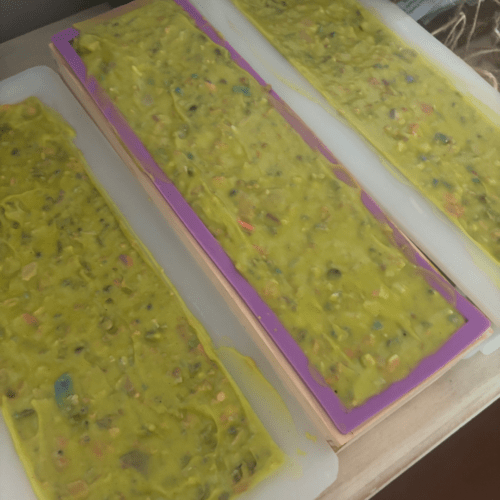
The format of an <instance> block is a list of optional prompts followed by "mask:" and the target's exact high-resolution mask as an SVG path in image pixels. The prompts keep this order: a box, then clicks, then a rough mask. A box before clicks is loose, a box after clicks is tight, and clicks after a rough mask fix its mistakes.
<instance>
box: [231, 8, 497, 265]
mask: <svg viewBox="0 0 500 500" xmlns="http://www.w3.org/2000/svg"><path fill="white" fill-rule="evenodd" d="M232 1H233V2H234V4H236V5H237V6H238V7H239V8H240V9H241V10H242V11H243V12H244V13H245V14H246V15H247V16H248V17H249V19H250V20H251V21H252V22H253V23H254V24H255V25H256V27H257V28H258V29H259V30H260V31H261V32H262V33H263V34H264V35H265V36H266V37H267V39H268V40H269V41H270V42H271V43H272V44H273V45H274V46H275V47H276V48H277V49H278V50H279V51H280V52H281V53H282V54H283V55H284V56H285V57H286V58H287V59H288V60H289V61H290V62H291V63H292V64H293V65H294V66H295V67H296V68H297V69H298V70H299V71H300V72H301V73H303V74H304V75H305V76H306V78H308V79H309V81H310V82H311V83H312V84H313V85H314V86H315V87H316V88H317V89H318V90H319V91H320V92H321V93H322V94H323V95H324V96H325V97H326V98H327V100H328V101H329V102H330V103H331V104H332V105H333V106H334V107H336V108H337V110H338V111H339V112H340V113H341V114H342V115H343V116H344V117H345V118H347V120H348V121H349V122H350V123H351V124H352V125H353V126H354V127H355V128H356V129H358V130H359V131H360V132H361V133H362V134H363V135H364V136H365V137H366V138H367V139H368V140H369V141H370V142H371V143H372V144H373V145H374V146H375V147H376V148H377V149H378V150H379V151H380V153H381V154H382V155H383V156H385V158H387V159H388V160H389V161H390V162H391V163H392V164H393V165H394V166H395V167H397V168H398V169H399V170H400V171H401V172H402V173H403V174H404V175H405V176H406V177H407V178H408V179H409V180H410V181H411V182H412V183H413V184H414V185H415V186H416V187H417V188H418V189H419V190H420V191H421V192H422V193H423V194H424V195H425V196H426V197H428V198H429V199H430V200H431V201H432V202H433V203H434V204H435V205H436V206H437V207H439V208H440V209H441V210H442V211H443V212H444V213H445V214H446V215H447V216H448V218H449V219H450V220H451V221H453V222H454V223H455V224H457V225H458V227H459V228H460V229H461V230H462V231H463V232H464V233H465V234H467V235H468V236H469V237H470V238H472V239H473V240H474V241H475V242H476V243H477V244H478V245H479V246H480V247H482V249H483V250H484V251H485V252H487V253H488V254H489V255H490V256H491V257H492V258H493V259H494V260H495V261H496V262H497V263H499V264H500V144H499V140H498V139H499V137H500V127H498V126H494V125H493V124H492V123H491V122H490V121H489V120H488V119H487V118H486V117H485V116H483V115H482V114H481V113H480V112H479V111H478V110H477V109H476V108H475V107H474V105H473V103H471V102H470V101H468V100H467V98H466V97H464V96H463V95H462V94H461V93H460V92H457V90H455V89H454V88H453V87H452V85H450V83H449V82H448V81H447V79H446V78H445V77H444V76H443V75H442V74H440V73H439V71H437V70H436V69H435V68H433V67H432V66H431V65H430V64H429V63H428V62H427V61H426V60H425V57H424V56H422V55H419V54H418V52H416V51H415V50H413V49H411V48H410V47H408V46H407V45H405V44H404V43H403V42H402V41H401V40H400V39H399V38H398V37H397V36H396V35H395V34H394V33H392V32H391V31H390V30H389V29H388V28H387V27H386V26H384V25H383V24H382V23H381V22H380V21H379V20H378V19H376V17H375V16H374V15H372V14H371V13H370V12H368V11H367V10H366V9H365V8H363V7H362V6H361V5H360V4H359V3H358V2H357V1H356V0H307V2H304V1H301V0H286V1H279V0H232Z"/></svg>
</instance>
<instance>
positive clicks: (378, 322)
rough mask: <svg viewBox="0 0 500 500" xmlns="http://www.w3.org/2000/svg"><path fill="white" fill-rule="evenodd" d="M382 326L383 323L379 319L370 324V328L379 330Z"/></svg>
mask: <svg viewBox="0 0 500 500" xmlns="http://www.w3.org/2000/svg"><path fill="white" fill-rule="evenodd" d="M382 326H383V325H382V323H381V322H380V321H375V323H373V325H372V328H373V330H381V329H382Z"/></svg>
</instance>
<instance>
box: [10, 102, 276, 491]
mask: <svg viewBox="0 0 500 500" xmlns="http://www.w3.org/2000/svg"><path fill="white" fill-rule="evenodd" d="M73 136H74V133H73V131H72V129H71V128H70V127H69V126H68V125H67V124H66V123H65V122H63V121H62V119H61V118H60V117H59V116H57V115H56V114H55V113H54V112H53V111H52V110H50V109H49V108H46V107H45V106H43V105H42V104H41V103H40V102H39V101H38V100H36V99H35V98H29V99H28V100H26V101H24V102H22V103H19V104H15V105H12V106H7V105H5V106H3V107H0V402H1V404H2V411H3V415H4V418H5V420H6V422H7V425H8V427H9V429H10V431H11V433H12V437H13V439H14V443H15V445H16V449H17V451H18V453H19V455H20V457H21V460H22V461H23V463H24V465H25V467H26V469H27V473H28V477H29V478H30V480H31V482H32V485H33V487H34V490H35V492H36V493H37V495H38V497H39V498H40V500H56V499H57V500H62V499H89V500H107V499H116V500H118V499H119V500H123V499H143V500H153V499H154V500H160V499H163V500H170V499H179V498H182V499H186V500H202V499H203V500H224V499H229V498H232V497H233V496H234V495H235V494H237V493H240V492H242V491H245V490H246V489H248V488H250V487H252V486H253V485H254V484H256V483H257V482H259V481H260V480H261V479H262V478H264V477H265V476H267V475H268V474H269V473H271V472H272V471H274V470H275V469H276V468H277V467H278V466H280V465H281V463H282V462H283V454H282V452H281V451H280V450H279V448H278V447H277V445H276V444H275V443H274V442H273V440H272V439H271V437H270V436H269V435H268V433H267V431H266V430H265V428H264V427H263V425H262V424H261V422H260V421H259V420H258V418H257V417H256V415H255V414H254V412H253V410H252V409H251V407H250V406H249V404H248V402H247V401H246V400H245V398H244V396H243V395H242V393H241V392H240V390H239V389H238V387H237V386H236V385H235V383H234V382H233V381H232V379H231V378H230V376H229V374H228V373H227V372H226V370H225V369H224V368H223V366H222V364H221V363H220V361H219V360H218V357H217V356H216V354H215V353H214V351H213V349H212V347H211V342H210V339H209V337H208V335H207V333H206V332H205V330H204V329H203V327H202V326H201V325H200V324H199V323H198V322H197V320H196V319H195V318H194V317H193V316H192V314H191V313H190V312H189V310H188V309H187V308H186V306H185V305H184V304H183V303H182V301H181V299H180V298H179V296H178V295H177V292H176V291H175V289H174V288H173V287H172V285H171V284H170V283H169V281H168V279H167V278H166V277H165V276H164V275H162V273H161V270H160V269H159V267H158V266H156V265H155V264H154V263H153V262H152V261H151V260H150V259H149V257H148V254H147V253H146V252H145V250H143V249H142V248H141V247H140V245H139V244H138V243H137V242H136V241H135V240H134V239H133V236H132V234H130V233H129V232H128V230H127V229H126V228H125V226H123V225H122V224H121V222H120V219H119V218H118V217H117V215H116V214H115V212H114V209H113V208H112V206H110V204H109V203H108V201H109V200H108V199H107V198H105V197H104V196H103V195H102V194H101V193H100V191H99V190H98V189H97V188H96V186H95V185H94V183H93V182H92V180H91V179H90V178H89V172H88V170H87V169H86V166H85V162H84V159H83V157H82V156H81V154H80V152H79V151H78V150H77V149H76V147H75V146H74V145H73V144H72V142H71V139H72V138H73ZM117 175H119V172H117Z"/></svg>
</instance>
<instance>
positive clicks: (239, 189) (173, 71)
mask: <svg viewBox="0 0 500 500" xmlns="http://www.w3.org/2000/svg"><path fill="white" fill-rule="evenodd" d="M74 46H75V48H76V49H77V51H78V53H79V54H80V56H81V57H82V59H83V61H84V62H85V65H86V67H87V69H88V72H89V74H90V75H94V76H95V77H96V79H97V80H98V82H99V83H100V85H102V86H103V88H104V89H105V90H106V92H107V93H108V94H109V96H110V97H111V99H112V100H113V101H114V102H115V104H116V106H117V107H118V108H119V110H120V111H121V112H122V113H123V114H124V116H125V117H126V119H127V121H128V123H129V124H130V126H131V127H132V129H133V130H134V131H135V132H136V134H137V135H138V137H139V138H140V139H141V141H142V142H143V143H144V145H145V146H146V147H147V149H148V150H149V151H150V152H151V154H152V155H153V157H154V159H155V160H156V162H157V163H158V165H159V166H160V167H161V168H162V169H163V170H164V171H165V173H166V174H167V176H168V177H169V178H170V179H171V180H172V181H173V182H174V184H175V185H176V187H177V188H178V189H179V190H180V192H181V193H182V195H183V196H184V197H185V199H186V200H187V201H188V203H189V204H190V205H191V206H192V207H193V209H194V210H195V212H196V213H197V214H198V215H199V216H200V218H201V219H202V220H203V222H204V223H205V224H206V226H207V227H208V229H209V230H210V231H211V232H212V234H213V235H214V236H215V237H216V238H217V239H218V241H219V242H220V243H221V245H222V247H223V248H224V249H225V250H226V252H227V253H228V255H229V256H230V257H231V259H232V260H233V262H234V263H235V265H236V268H237V269H238V270H239V271H240V272H241V274H242V275H243V276H244V277H245V278H246V279H247V280H248V281H249V282H250V283H251V284H252V285H253V286H254V287H255V289H256V290H257V291H258V292H259V294H260V295H261V297H262V298H263V299H264V300H265V301H266V303H267V304H269V306H270V307H271V308H272V309H273V310H274V311H275V312H276V314H277V315H278V318H279V319H280V321H281V322H282V323H283V325H284V326H285V327H286V328H287V330H288V331H289V332H290V334H291V335H292V336H293V338H294V339H295V340H296V341H297V342H298V344H299V345H300V347H301V348H302V349H303V351H304V352H305V353H306V355H307V356H308V358H309V359H310V360H311V364H312V366H314V367H315V368H316V369H317V370H319V372H320V373H321V374H322V376H323V378H324V379H325V381H326V383H327V384H328V385H329V386H330V387H331V388H332V389H333V390H334V391H335V392H336V393H337V394H338V396H339V398H340V399H341V401H342V402H343V403H344V405H345V406H347V407H352V406H357V405H360V404H361V403H362V402H364V401H366V399H367V398H369V397H370V396H372V395H374V394H378V393H379V392H381V391H382V390H383V389H384V388H386V387H387V386H388V385H389V384H390V383H392V382H394V381H395V380H399V379H401V378H403V377H405V376H406V375H407V374H408V373H409V371H410V370H411V369H412V368H414V367H415V366H416V365H417V363H418V362H419V361H420V360H421V359H422V358H423V357H424V356H426V355H428V354H431V353H433V352H435V351H436V349H437V348H439V347H440V346H441V345H442V344H443V343H444V342H445V341H446V340H447V339H448V338H449V337H450V336H451V335H452V333H453V332H455V331H456V330H457V329H458V328H459V327H460V326H461V325H462V324H463V318H462V317H461V316H460V315H459V314H458V313H457V312H456V310H455V309H454V308H453V307H452V306H450V305H449V304H448V303H447V302H446V301H445V300H444V299H443V298H442V297H441V296H440V295H439V294H438V293H436V292H435V291H434V290H433V289H432V288H431V287H430V286H429V285H428V283H427V282H426V280H425V279H424V276H423V272H422V270H421V269H419V268H418V267H417V266H415V265H414V264H412V263H411V262H409V261H408V259H407V258H406V257H405V255H404V254H403V252H402V251H400V250H399V249H397V248H396V247H395V246H394V245H393V244H392V243H391V236H392V232H391V230H390V229H389V228H388V227H385V226H383V225H381V224H380V223H379V222H378V221H377V220H376V219H375V217H374V216H373V215H372V214H371V213H370V212H369V211H368V210H367V209H366V207H365V206H364V205H363V203H362V201H361V197H360V190H359V189H358V188H356V187H351V186H348V185H347V184H344V183H343V182H341V181H340V180H339V179H337V177H336V176H335V174H334V173H333V172H332V165H331V164H330V163H329V162H327V161H326V160H325V158H324V157H323V156H321V155H320V154H319V153H318V152H317V151H313V150H311V148H309V146H307V145H306V144H305V142H304V141H303V140H302V139H301V138H300V137H299V135H298V134H297V133H296V132H295V131H294V130H293V129H292V128H291V127H290V125H289V124H288V123H287V122H286V121H285V120H284V118H283V117H282V116H281V115H280V114H279V112H278V111H276V110H275V109H274V107H273V106H272V105H271V104H270V102H269V99H268V89H266V88H263V87H262V86H260V85H259V84H258V82H257V81H256V80H255V79H254V78H253V77H252V76H251V75H249V74H248V73H247V72H245V71H244V70H242V69H241V68H240V67H239V66H237V65H236V64H235V63H234V62H233V61H232V59H231V58H230V55H229V53H228V52H227V51H226V50H225V49H223V48H221V47H220V46H218V45H216V44H215V43H213V42H212V41H211V40H209V39H208V38H207V36H206V35H204V34H203V33H202V32H201V31H199V30H198V29H197V28H196V27H195V26H194V23H193V21H192V20H191V19H190V18H189V16H188V15H187V14H186V13H185V12H184V11H183V9H182V8H181V7H179V6H178V5H177V4H175V3H174V2H170V1H157V2H153V3H151V4H150V5H148V6H146V7H143V8H141V9H137V10H135V11H133V12H130V13H128V14H125V15H123V16H121V17H119V18H114V19H112V20H110V21H108V22H106V23H103V24H99V25H96V26H94V27H91V28H88V30H87V29H86V30H85V31H84V32H82V33H81V35H80V36H79V37H78V38H77V39H76V40H75V42H74Z"/></svg>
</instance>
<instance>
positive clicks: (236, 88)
mask: <svg viewBox="0 0 500 500" xmlns="http://www.w3.org/2000/svg"><path fill="white" fill-rule="evenodd" d="M233 92H234V93H240V94H245V95H246V96H251V95H252V93H251V92H250V89H249V88H248V87H244V86H243V85H235V86H234V87H233Z"/></svg>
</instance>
